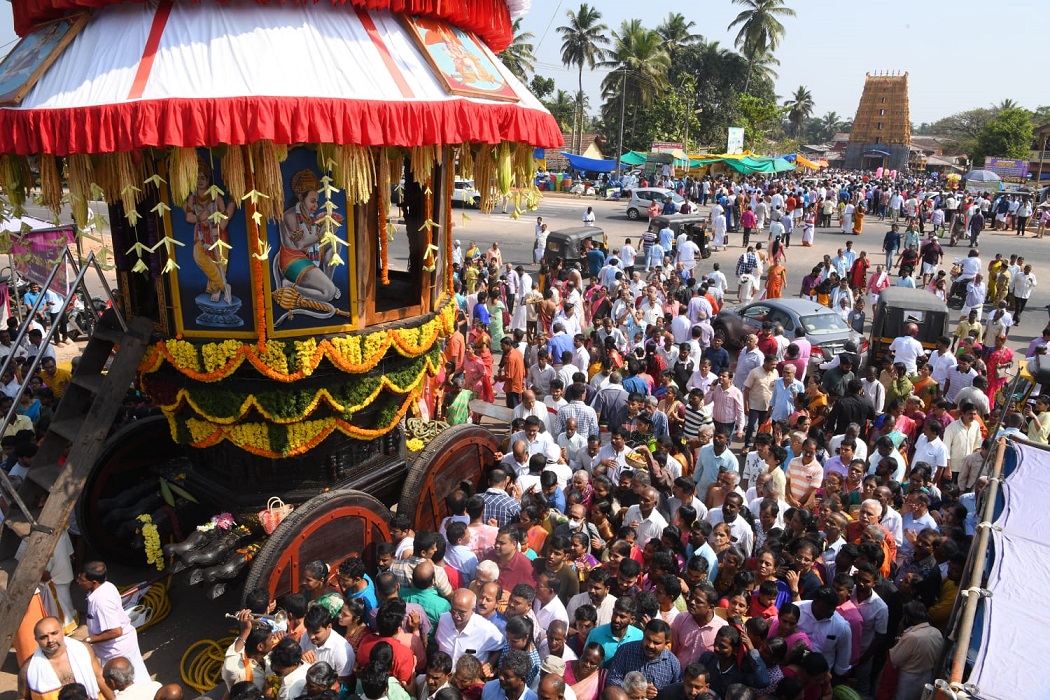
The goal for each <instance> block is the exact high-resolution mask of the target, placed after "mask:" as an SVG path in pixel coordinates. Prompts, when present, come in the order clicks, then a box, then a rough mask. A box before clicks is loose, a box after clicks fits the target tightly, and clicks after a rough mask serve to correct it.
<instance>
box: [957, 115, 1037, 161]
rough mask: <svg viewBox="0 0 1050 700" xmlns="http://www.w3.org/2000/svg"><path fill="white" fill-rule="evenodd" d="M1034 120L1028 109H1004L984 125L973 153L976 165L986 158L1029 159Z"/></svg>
mask: <svg viewBox="0 0 1050 700" xmlns="http://www.w3.org/2000/svg"><path fill="white" fill-rule="evenodd" d="M1032 139H1033V134H1032V119H1031V115H1030V114H1029V112H1028V110H1026V109H1004V110H1003V111H1001V112H999V114H997V115H995V117H994V118H992V120H991V121H989V122H988V123H987V124H985V125H984V128H983V129H981V131H980V133H978V134H977V140H976V143H975V144H974V149H973V152H972V153H971V155H972V157H973V162H974V163H983V162H984V159H985V158H988V157H999V158H1028V153H1029V149H1031V147H1032Z"/></svg>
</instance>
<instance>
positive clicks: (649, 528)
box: [623, 486, 667, 547]
mask: <svg viewBox="0 0 1050 700" xmlns="http://www.w3.org/2000/svg"><path fill="white" fill-rule="evenodd" d="M659 502H660V493H659V492H658V491H657V490H656V489H655V488H653V487H652V486H650V487H649V488H647V489H645V490H644V491H642V493H641V496H640V499H639V501H638V504H637V505H633V506H631V507H630V508H628V509H627V515H625V516H624V518H623V522H624V524H625V525H630V526H631V527H632V528H634V531H635V533H637V537H636V538H635V541H636V542H637V543H638V546H639V547H645V545H646V543H647V542H649V540H651V539H656V540H659V539H660V536H661V535H662V534H663V532H664V528H665V527H667V521H666V520H664V516H662V515H660V513H659V512H658V511H657V510H656V505H657V504H658V503H659Z"/></svg>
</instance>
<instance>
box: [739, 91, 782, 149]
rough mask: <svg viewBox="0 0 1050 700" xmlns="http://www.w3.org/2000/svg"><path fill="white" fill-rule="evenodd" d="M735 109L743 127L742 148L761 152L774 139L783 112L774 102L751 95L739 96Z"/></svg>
mask: <svg viewBox="0 0 1050 700" xmlns="http://www.w3.org/2000/svg"><path fill="white" fill-rule="evenodd" d="M737 109H738V113H739V117H740V120H741V124H740V125H741V126H743V127H744V148H745V149H748V148H749V149H751V150H754V151H762V150H763V148H764V146H765V145H766V144H767V143H768V142H770V141H772V140H774V139H775V138H776V136H777V129H778V127H779V125H780V117H781V115H782V114H783V113H784V111H783V110H782V109H781V108H780V107H778V106H777V103H776V102H773V101H772V100H764V99H762V98H759V97H755V96H753V95H740V96H739V97H738V98H737Z"/></svg>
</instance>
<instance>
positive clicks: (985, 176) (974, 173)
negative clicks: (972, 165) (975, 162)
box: [963, 170, 1002, 182]
mask: <svg viewBox="0 0 1050 700" xmlns="http://www.w3.org/2000/svg"><path fill="white" fill-rule="evenodd" d="M963 178H964V179H966V180H968V181H970V182H999V181H1000V180H1001V179H1002V178H1000V177H999V176H998V175H996V174H995V173H993V172H992V171H991V170H971V171H970V172H968V173H966V174H965V175H963Z"/></svg>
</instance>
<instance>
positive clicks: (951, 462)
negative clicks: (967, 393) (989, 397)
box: [933, 401, 981, 484]
mask: <svg viewBox="0 0 1050 700" xmlns="http://www.w3.org/2000/svg"><path fill="white" fill-rule="evenodd" d="M943 439H944V444H945V447H947V448H948V466H947V467H946V468H945V470H944V472H943V473H938V474H935V475H934V477H933V482H934V483H935V484H939V483H941V481H942V480H943V479H944V478H945V477H947V478H949V479H950V478H951V476H952V474H953V473H958V472H959V471H961V470H962V463H963V460H964V459H966V458H967V457H968V456H969V455H972V454H973V453H974V452H977V450H979V449H980V448H981V424H980V423H979V422H978V421H977V407H976V406H975V405H974V404H973V403H970V402H969V401H967V402H960V403H959V418H958V419H957V420H953V421H952V422H951V423H949V424H948V427H947V428H945V429H944V438H943Z"/></svg>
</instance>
